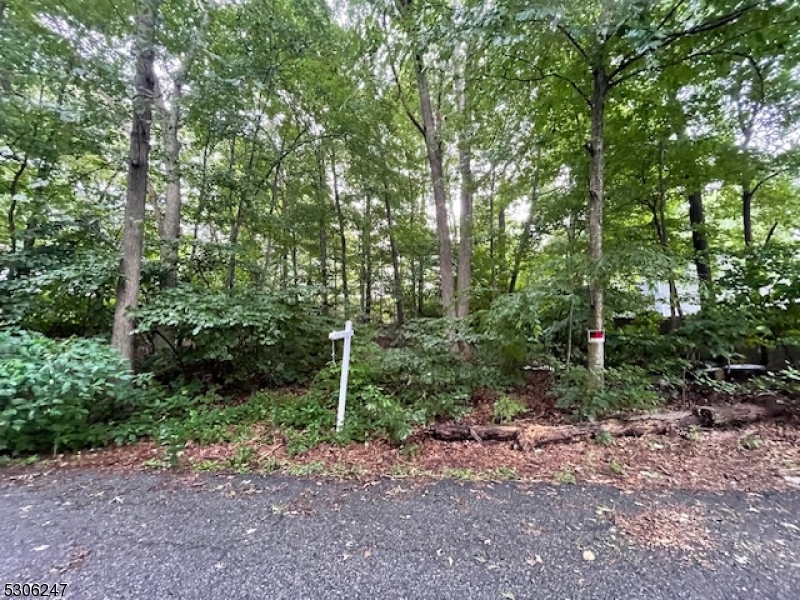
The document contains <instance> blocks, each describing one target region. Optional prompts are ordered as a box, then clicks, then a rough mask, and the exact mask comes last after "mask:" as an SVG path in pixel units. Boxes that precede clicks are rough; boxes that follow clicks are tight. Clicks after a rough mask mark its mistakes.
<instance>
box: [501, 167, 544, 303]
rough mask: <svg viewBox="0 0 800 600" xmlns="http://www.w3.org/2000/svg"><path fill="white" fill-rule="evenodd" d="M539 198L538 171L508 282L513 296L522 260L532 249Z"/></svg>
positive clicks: (534, 178) (509, 290) (509, 291)
mask: <svg viewBox="0 0 800 600" xmlns="http://www.w3.org/2000/svg"><path fill="white" fill-rule="evenodd" d="M538 197H539V173H538V171H537V172H536V174H535V175H534V177H533V189H532V190H531V207H530V211H531V212H530V214H529V215H528V218H527V220H526V221H525V226H524V227H523V229H522V236H521V237H520V239H519V245H518V246H517V251H516V252H515V253H514V264H513V265H512V267H511V278H510V279H509V282H508V293H509V294H513V293H514V291H515V290H516V288H517V278H518V277H519V271H520V267H521V266H522V259H523V258H525V255H526V254H527V253H528V250H529V249H530V247H531V238H532V237H533V218H534V211H535V210H536V200H537V199H538Z"/></svg>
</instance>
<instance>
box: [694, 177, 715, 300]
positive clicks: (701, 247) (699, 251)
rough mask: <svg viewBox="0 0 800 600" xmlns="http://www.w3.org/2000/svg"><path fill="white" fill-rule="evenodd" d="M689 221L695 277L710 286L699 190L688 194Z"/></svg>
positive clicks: (709, 271) (704, 225)
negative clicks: (695, 269)
mask: <svg viewBox="0 0 800 600" xmlns="http://www.w3.org/2000/svg"><path fill="white" fill-rule="evenodd" d="M689 222H690V223H691V226H692V247H693V248H694V264H695V267H696V268H697V278H698V279H699V280H700V284H701V286H705V287H710V286H711V266H710V262H709V256H708V240H707V239H706V218H705V211H704V210H703V195H702V193H701V192H700V190H697V191H694V192H692V193H691V194H689Z"/></svg>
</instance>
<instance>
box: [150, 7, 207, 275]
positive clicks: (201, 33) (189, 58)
mask: <svg viewBox="0 0 800 600" xmlns="http://www.w3.org/2000/svg"><path fill="white" fill-rule="evenodd" d="M202 10H203V11H204V12H203V20H202V25H201V26H200V29H199V30H198V32H197V34H196V35H195V37H194V38H193V42H192V44H191V45H190V46H189V49H188V50H187V52H186V54H185V55H184V57H183V60H182V61H181V63H180V66H179V67H178V71H177V73H176V74H175V77H174V80H173V84H172V94H171V95H170V107H169V109H167V107H166V104H165V102H164V97H163V95H162V94H161V93H160V90H159V89H158V80H156V94H155V97H156V103H157V106H158V109H159V110H158V112H159V113H160V115H161V126H162V130H163V136H164V180H165V181H166V190H165V196H166V200H165V203H164V233H163V236H162V238H161V261H162V262H163V263H164V265H166V267H167V276H166V279H165V280H164V287H168V288H171V287H175V286H177V285H178V242H179V240H180V237H181V201H182V199H181V171H180V154H181V143H180V139H179V137H178V134H179V129H180V124H181V103H182V102H183V86H184V85H185V84H186V78H187V76H188V74H189V70H190V69H191V68H192V63H193V62H194V58H195V56H196V55H197V50H198V48H199V47H200V46H201V45H202V43H203V40H204V39H205V33H206V28H207V27H208V13H209V7H207V6H203V8H202Z"/></svg>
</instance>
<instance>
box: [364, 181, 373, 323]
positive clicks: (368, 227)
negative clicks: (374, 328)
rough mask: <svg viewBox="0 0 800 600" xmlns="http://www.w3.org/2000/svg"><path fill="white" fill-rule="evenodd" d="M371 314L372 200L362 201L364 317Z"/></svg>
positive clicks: (367, 197) (368, 197)
mask: <svg viewBox="0 0 800 600" xmlns="http://www.w3.org/2000/svg"><path fill="white" fill-rule="evenodd" d="M371 314H372V198H371V197H370V195H369V194H367V195H366V198H365V199H364V315H365V316H366V317H367V318H369V317H370V316H371Z"/></svg>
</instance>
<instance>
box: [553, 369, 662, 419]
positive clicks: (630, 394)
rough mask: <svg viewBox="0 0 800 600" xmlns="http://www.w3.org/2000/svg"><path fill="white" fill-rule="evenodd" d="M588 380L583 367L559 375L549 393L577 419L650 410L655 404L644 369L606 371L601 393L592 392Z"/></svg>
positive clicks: (656, 395)
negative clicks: (628, 411)
mask: <svg viewBox="0 0 800 600" xmlns="http://www.w3.org/2000/svg"><path fill="white" fill-rule="evenodd" d="M590 377H591V374H590V372H589V370H588V369H587V368H585V367H578V366H575V367H572V368H571V369H570V371H569V373H568V374H563V375H561V376H560V377H559V381H558V382H557V383H556V385H555V387H554V388H553V390H552V392H551V394H553V395H555V396H556V398H557V401H556V406H558V407H559V408H561V409H563V410H568V411H570V412H571V413H572V415H573V416H574V417H576V418H578V419H588V420H595V419H597V418H599V417H603V416H607V415H610V414H613V413H616V412H620V411H627V410H640V409H646V408H651V407H653V406H656V405H657V404H658V402H659V397H658V394H656V393H655V391H654V390H653V386H652V382H651V381H650V378H649V377H648V376H647V373H646V372H645V371H644V369H641V368H638V367H620V368H618V369H606V371H605V386H604V387H603V389H601V390H595V389H593V386H592V385H591V381H590Z"/></svg>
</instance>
